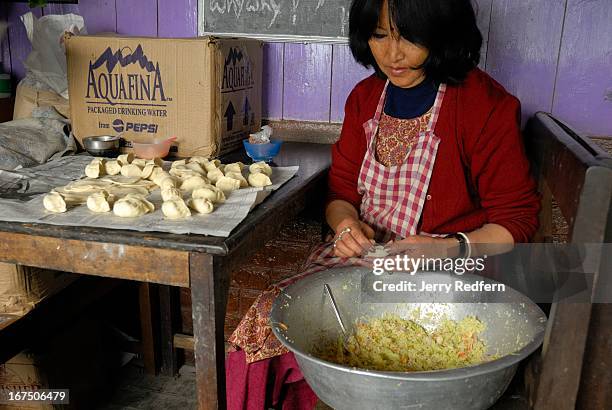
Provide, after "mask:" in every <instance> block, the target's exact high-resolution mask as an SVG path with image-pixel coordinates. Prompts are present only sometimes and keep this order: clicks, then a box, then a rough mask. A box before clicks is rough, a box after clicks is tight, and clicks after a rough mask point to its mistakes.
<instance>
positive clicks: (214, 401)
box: [189, 253, 229, 410]
mask: <svg viewBox="0 0 612 410" xmlns="http://www.w3.org/2000/svg"><path fill="white" fill-rule="evenodd" d="M189 270H190V275H191V281H190V282H191V283H190V287H191V306H192V309H193V313H192V314H193V338H194V353H195V365H196V383H197V387H196V389H197V392H198V393H197V394H198V408H199V409H200V410H213V409H215V410H216V409H225V407H226V401H225V346H224V340H223V326H224V321H225V310H226V307H227V306H226V305H227V295H228V292H229V274H228V273H227V272H223V269H221V268H218V267H215V264H214V259H213V257H212V256H211V255H209V254H200V253H192V254H191V255H190V258H189Z"/></svg>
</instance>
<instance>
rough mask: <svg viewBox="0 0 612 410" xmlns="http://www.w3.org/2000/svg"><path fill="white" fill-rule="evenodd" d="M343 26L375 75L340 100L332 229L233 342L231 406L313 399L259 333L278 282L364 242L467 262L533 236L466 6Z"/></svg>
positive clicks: (358, 251) (513, 123)
mask: <svg viewBox="0 0 612 410" xmlns="http://www.w3.org/2000/svg"><path fill="white" fill-rule="evenodd" d="M349 24H350V35H349V37H350V47H351V51H352V53H353V55H354V56H355V58H356V59H357V61H358V62H360V63H361V64H363V65H365V66H366V67H368V66H373V67H374V69H375V71H376V74H374V75H372V76H371V77H369V78H367V79H365V80H363V81H362V82H360V83H359V84H358V85H357V86H356V87H355V88H354V89H353V91H352V92H351V94H350V95H349V97H348V100H347V102H346V108H345V119H344V124H343V127H342V134H341V137H340V140H339V141H338V142H337V143H336V144H335V145H334V147H333V151H332V166H331V170H330V174H329V200H328V204H327V207H326V219H327V223H328V224H329V226H330V227H331V229H332V230H333V231H334V233H335V234H334V237H333V240H332V241H330V242H328V243H325V244H323V245H322V246H321V247H320V248H319V249H318V251H317V252H315V254H314V255H311V257H310V260H309V261H310V262H311V264H310V269H308V270H307V271H306V272H304V273H302V274H300V275H298V276H297V277H294V278H291V279H289V280H286V281H284V282H282V283H280V284H277V285H276V286H274V287H272V289H270V290H268V291H267V292H264V293H263V294H262V295H261V296H260V297H259V299H258V300H257V301H256V303H255V304H254V305H253V306H252V307H251V309H250V310H249V312H248V313H247V315H246V316H245V318H244V319H243V320H242V322H241V323H240V325H239V327H238V329H237V330H236V331H235V332H234V334H233V335H232V337H231V339H230V342H231V343H232V344H233V345H234V347H235V348H236V351H235V352H232V353H230V355H229V357H228V360H227V385H228V407H229V408H230V409H232V410H233V409H242V408H247V409H263V408H265V407H264V406H270V405H275V406H278V405H279V404H280V402H281V401H282V402H283V403H282V405H283V406H282V408H284V409H293V408H300V409H302V408H303V409H309V408H312V407H313V405H314V403H315V402H316V398H315V396H314V394H313V393H312V391H310V389H309V388H308V386H307V385H306V384H305V382H304V381H303V378H302V375H301V373H300V372H299V369H298V367H297V365H296V363H295V359H294V358H293V355H292V354H290V353H287V350H286V349H284V347H283V346H282V345H281V344H280V342H279V341H278V340H276V338H275V337H274V335H273V334H272V333H271V330H270V327H269V325H268V315H269V311H270V306H271V304H272V301H273V300H274V297H275V296H276V295H277V294H278V293H279V290H280V289H281V288H283V287H285V286H287V285H288V284H290V283H292V282H294V281H296V280H298V279H300V278H302V277H304V276H305V275H307V274H310V273H313V272H315V271H317V270H321V269H324V268H327V267H330V266H335V265H338V264H346V263H351V262H353V259H350V258H353V257H357V256H360V255H362V254H363V253H364V251H365V250H366V249H368V248H370V247H371V246H372V244H373V243H374V242H378V243H381V242H382V243H387V242H388V241H393V244H394V245H393V246H395V247H397V248H402V247H406V246H411V245H416V246H434V245H435V246H436V248H437V249H440V247H441V248H443V249H447V250H448V252H447V253H448V254H457V253H456V252H457V249H459V250H460V255H459V256H466V253H468V252H469V249H470V246H469V244H470V243H489V244H493V243H496V244H513V243H515V242H527V241H529V239H530V238H531V236H532V235H533V234H534V233H535V230H536V228H537V213H538V210H539V198H538V195H537V193H536V191H535V184H534V182H533V180H532V179H531V177H530V174H529V164H528V161H527V159H526V156H525V153H524V148H523V145H522V143H521V138H520V130H519V125H520V121H519V115H520V105H519V102H518V100H517V99H516V98H515V97H513V96H511V95H510V94H508V93H507V92H506V91H505V90H504V89H503V87H502V86H501V85H499V84H498V83H497V82H495V81H494V80H493V79H492V78H490V77H489V76H488V75H487V74H485V73H483V72H482V71H480V70H479V69H477V68H476V66H477V64H478V61H479V59H480V47H481V44H482V36H481V34H480V32H479V31H478V28H477V26H476V19H475V14H474V10H473V8H472V6H471V3H470V0H354V1H353V4H352V7H351V12H350V22H349ZM283 400H284V401H283Z"/></svg>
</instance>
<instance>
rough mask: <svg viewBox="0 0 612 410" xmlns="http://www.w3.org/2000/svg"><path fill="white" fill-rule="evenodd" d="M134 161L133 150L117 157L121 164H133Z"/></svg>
mask: <svg viewBox="0 0 612 410" xmlns="http://www.w3.org/2000/svg"><path fill="white" fill-rule="evenodd" d="M132 161H134V154H132V153H131V152H130V153H129V154H123V155H119V156H118V157H117V162H118V163H119V164H120V165H121V166H124V165H128V164H131V163H132Z"/></svg>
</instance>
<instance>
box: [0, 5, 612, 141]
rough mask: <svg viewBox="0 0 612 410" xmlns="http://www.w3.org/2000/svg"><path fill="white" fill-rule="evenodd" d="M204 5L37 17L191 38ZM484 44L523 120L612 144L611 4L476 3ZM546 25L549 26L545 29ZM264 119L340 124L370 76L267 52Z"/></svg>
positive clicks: (79, 8)
mask: <svg viewBox="0 0 612 410" xmlns="http://www.w3.org/2000/svg"><path fill="white" fill-rule="evenodd" d="M197 3H198V1H197V0H82V1H81V2H80V4H79V5H72V6H62V5H51V6H47V7H45V9H43V10H40V9H39V10H38V11H37V15H42V14H51V13H67V12H76V13H80V14H81V15H83V16H84V17H85V23H86V25H87V28H88V30H89V32H90V33H98V32H104V31H109V32H115V31H116V32H118V33H120V34H126V35H143V36H163V37H191V36H195V35H196V34H197V16H198V10H197V8H198V5H197ZM476 3H477V9H478V24H479V26H480V28H481V30H482V32H483V37H484V40H485V41H484V44H483V49H482V60H481V63H480V67H481V68H483V69H485V70H486V71H487V72H489V73H490V74H491V75H492V76H493V77H494V78H495V79H497V80H498V81H499V82H500V83H502V84H503V85H504V86H505V87H506V88H507V89H508V90H509V91H510V92H512V93H513V94H515V95H516V96H517V97H519V99H520V100H521V102H522V105H523V118H524V119H526V118H527V117H528V116H530V115H531V114H533V113H534V112H535V111H539V110H542V111H548V112H553V113H554V114H556V115H558V116H559V117H560V118H562V119H564V120H565V121H567V122H569V123H570V124H572V125H573V126H574V127H575V128H576V129H577V130H579V131H581V132H584V133H586V134H589V135H612V71H611V67H612V40H611V39H612V25H610V24H609V22H610V21H612V1H610V0H590V1H588V2H585V1H583V0H522V1H515V0H476ZM27 10H28V8H27V6H25V5H23V4H13V3H11V4H6V3H3V4H0V21H3V20H6V21H8V22H9V23H10V24H11V27H10V29H9V38H8V39H7V40H5V41H4V43H3V44H1V45H0V46H1V49H0V52H1V54H2V56H3V66H4V69H5V70H6V71H8V72H11V73H13V75H14V77H15V78H21V77H22V76H23V75H24V68H23V64H22V61H23V59H24V58H25V57H26V56H27V54H28V52H29V50H30V46H29V44H28V41H27V39H26V37H25V32H24V30H23V28H22V27H21V23H20V22H19V16H20V15H21V14H23V13H24V12H26V11H27ZM542 22H546V24H542ZM264 55H265V57H264V61H265V70H264V71H265V73H264V84H263V104H264V107H263V114H264V117H266V118H270V119H287V120H308V121H322V122H340V121H342V118H343V112H344V102H345V100H346V97H347V95H348V93H349V92H350V90H351V89H352V87H353V86H354V85H355V84H356V83H357V82H358V81H359V80H361V79H362V78H364V77H365V76H367V75H368V74H369V73H370V71H368V70H365V69H364V68H363V67H360V66H359V65H357V64H356V63H355V62H354V61H353V59H352V57H351V55H350V52H349V50H348V47H347V46H346V45H342V44H335V45H331V44H302V43H268V44H266V46H265V48H264Z"/></svg>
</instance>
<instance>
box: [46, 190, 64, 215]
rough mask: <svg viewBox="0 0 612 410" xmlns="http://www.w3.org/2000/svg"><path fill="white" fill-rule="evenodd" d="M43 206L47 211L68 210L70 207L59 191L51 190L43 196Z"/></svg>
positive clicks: (58, 211) (59, 211)
mask: <svg viewBox="0 0 612 410" xmlns="http://www.w3.org/2000/svg"><path fill="white" fill-rule="evenodd" d="M43 206H44V207H45V209H46V210H47V211H50V212H56V213H61V212H66V210H67V209H68V207H67V206H66V201H64V198H63V197H62V196H61V195H60V194H58V193H57V192H50V193H48V194H47V195H45V196H44V198H43Z"/></svg>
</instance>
